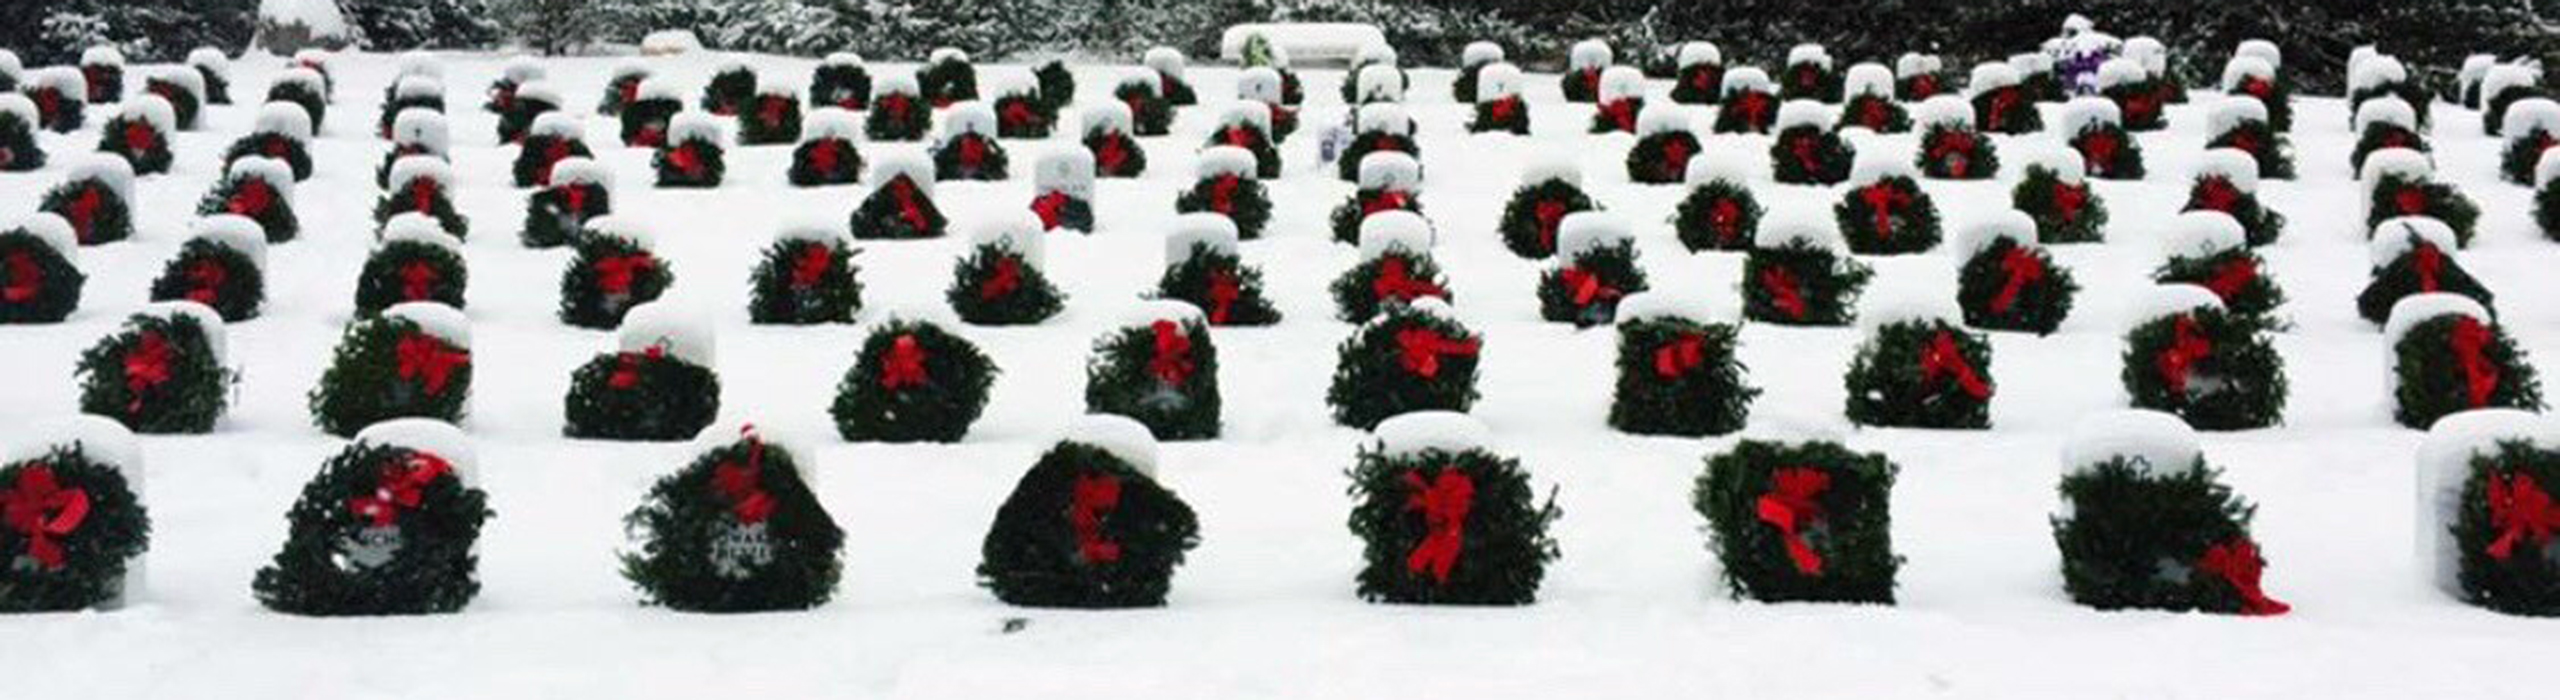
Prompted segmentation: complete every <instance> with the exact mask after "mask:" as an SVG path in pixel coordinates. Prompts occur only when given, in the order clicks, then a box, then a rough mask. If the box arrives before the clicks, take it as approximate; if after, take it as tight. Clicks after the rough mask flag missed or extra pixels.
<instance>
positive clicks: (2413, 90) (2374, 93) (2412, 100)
mask: <svg viewBox="0 0 2560 700" xmlns="http://www.w3.org/2000/svg"><path fill="white" fill-rule="evenodd" d="M2376 97H2397V98H2400V101H2402V102H2407V103H2409V104H2410V105H2411V106H2412V107H2414V109H2412V110H2410V111H2412V112H2415V113H2416V114H2415V115H2413V116H2415V117H2417V120H2418V126H2421V127H2424V126H2427V124H2428V122H2430V121H2433V119H2432V117H2433V114H2434V111H2435V103H2436V94H2435V91H2433V90H2429V89H2427V87H2426V86H2425V85H2421V84H2419V81H2416V80H2408V79H2401V80H2392V81H2386V82H2384V83H2382V84H2380V85H2374V86H2371V87H2366V88H2363V89H2351V90H2348V91H2347V114H2349V115H2353V114H2355V113H2356V110H2358V109H2362V108H2364V103H2365V101H2367V100H2371V99H2373V98H2376ZM2452 97H2454V96H2452V95H2447V96H2446V98H2447V99H2451V98H2452Z"/></svg>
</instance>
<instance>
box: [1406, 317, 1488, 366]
mask: <svg viewBox="0 0 2560 700" xmlns="http://www.w3.org/2000/svg"><path fill="white" fill-rule="evenodd" d="M1478 345H1479V344H1478V343H1477V341H1476V340H1475V339H1473V338H1464V339H1460V338H1451V337H1448V336H1445V335H1441V334H1440V332H1439V331H1436V330H1432V329H1430V328H1425V327H1421V326H1415V327H1412V328H1407V329H1404V330H1400V331H1396V359H1397V362H1398V363H1399V364H1402V365H1403V366H1404V369H1405V371H1407V372H1412V373H1413V374H1414V376H1418V377H1421V378H1423V379H1435V378H1438V377H1439V376H1440V358H1441V356H1443V355H1460V356H1471V355H1474V354H1476V350H1477V348H1478Z"/></svg>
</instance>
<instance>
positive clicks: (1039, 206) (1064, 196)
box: [1030, 186, 1093, 233]
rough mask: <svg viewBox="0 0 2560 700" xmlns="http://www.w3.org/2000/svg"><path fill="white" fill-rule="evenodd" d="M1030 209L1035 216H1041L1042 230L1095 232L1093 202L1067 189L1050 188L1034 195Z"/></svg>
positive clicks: (1035, 187)
mask: <svg viewBox="0 0 2560 700" xmlns="http://www.w3.org/2000/svg"><path fill="white" fill-rule="evenodd" d="M1034 189H1037V186H1034ZM1030 209H1031V214H1032V215H1033V216H1038V217H1040V230H1043V231H1056V230H1059V229H1066V230H1069V231H1074V232H1077V233H1092V232H1093V203H1092V202H1088V201H1085V200H1084V199H1083V198H1081V197H1077V196H1075V195H1072V194H1068V193H1067V192H1066V191H1065V190H1049V191H1046V192H1041V193H1040V194H1038V195H1036V196H1033V197H1032V198H1031V207H1030Z"/></svg>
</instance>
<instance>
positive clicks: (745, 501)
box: [711, 426, 780, 525]
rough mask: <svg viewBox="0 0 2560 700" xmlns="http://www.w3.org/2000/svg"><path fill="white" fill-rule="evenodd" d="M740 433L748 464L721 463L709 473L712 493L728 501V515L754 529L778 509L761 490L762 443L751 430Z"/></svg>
mask: <svg viewBox="0 0 2560 700" xmlns="http://www.w3.org/2000/svg"><path fill="white" fill-rule="evenodd" d="M741 432H743V433H745V435H746V440H747V463H746V464H738V463H736V462H729V461H723V462H721V463H720V465H719V466H716V467H712V469H711V490H712V492H713V493H717V494H720V497H721V498H722V499H725V500H727V501H729V514H730V515H733V516H736V517H737V518H738V522H739V523H742V524H747V525H754V524H757V523H761V522H764V521H765V519H767V518H771V517H773V511H774V509H775V508H776V507H779V505H780V504H779V503H777V502H776V501H775V500H774V498H773V494H772V493H771V492H768V491H766V490H764V440H763V438H760V437H757V436H756V434H755V427H754V426H747V427H746V428H744V429H742V430H741Z"/></svg>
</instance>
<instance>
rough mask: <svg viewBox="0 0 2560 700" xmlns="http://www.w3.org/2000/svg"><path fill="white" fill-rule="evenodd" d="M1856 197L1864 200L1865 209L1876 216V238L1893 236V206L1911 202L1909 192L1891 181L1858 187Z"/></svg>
mask: <svg viewBox="0 0 2560 700" xmlns="http://www.w3.org/2000/svg"><path fill="white" fill-rule="evenodd" d="M1858 198H1859V199H1861V200H1865V201H1866V203H1867V210H1868V211H1871V212H1874V213H1875V217H1876V240H1878V241H1885V240H1891V239H1892V238H1893V208H1894V207H1896V206H1903V205H1908V204H1910V203H1911V193H1909V192H1904V191H1902V190H1901V189H1898V188H1895V187H1894V186H1893V183H1891V182H1883V181H1880V182H1877V183H1875V184H1872V185H1868V186H1866V187H1863V188H1860V189H1859V190H1858Z"/></svg>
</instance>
